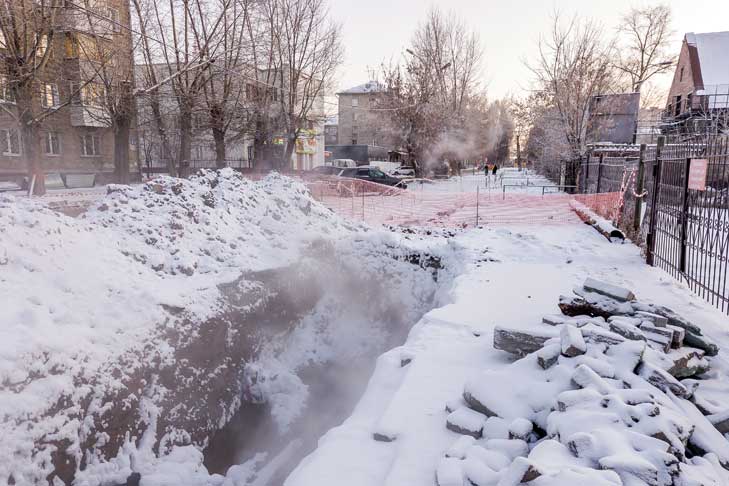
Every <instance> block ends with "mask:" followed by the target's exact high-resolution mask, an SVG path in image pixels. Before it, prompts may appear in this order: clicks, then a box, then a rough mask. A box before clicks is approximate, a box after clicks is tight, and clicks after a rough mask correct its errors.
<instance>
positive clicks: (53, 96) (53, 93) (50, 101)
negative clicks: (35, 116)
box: [41, 83, 61, 108]
mask: <svg viewBox="0 0 729 486" xmlns="http://www.w3.org/2000/svg"><path fill="white" fill-rule="evenodd" d="M41 104H42V105H43V108H55V107H57V106H59V105H60V104H61V97H60V95H59V94H58V85H57V84H54V83H44V84H43V92H42V93H41Z"/></svg>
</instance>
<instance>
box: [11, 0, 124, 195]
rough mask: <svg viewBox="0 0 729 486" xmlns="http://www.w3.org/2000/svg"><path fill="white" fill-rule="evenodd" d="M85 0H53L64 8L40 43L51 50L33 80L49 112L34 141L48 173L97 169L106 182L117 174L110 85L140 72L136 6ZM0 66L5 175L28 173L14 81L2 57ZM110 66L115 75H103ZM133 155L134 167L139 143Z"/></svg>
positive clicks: (38, 107)
mask: <svg viewBox="0 0 729 486" xmlns="http://www.w3.org/2000/svg"><path fill="white" fill-rule="evenodd" d="M23 1H25V0H18V2H19V5H20V2H23ZM82 5H83V2H80V3H78V4H77V3H74V2H64V3H62V4H59V6H57V7H53V8H58V9H60V10H59V11H58V12H57V14H56V17H55V20H54V25H53V27H52V31H51V32H50V33H49V34H44V35H43V36H42V37H41V41H40V42H39V44H38V51H41V52H45V50H46V49H47V50H50V52H49V54H48V61H47V63H46V64H45V66H44V67H43V68H42V70H39V71H38V72H37V76H36V79H35V81H34V86H33V92H34V93H36V96H37V97H36V98H35V99H33V100H32V106H33V107H34V109H33V111H34V112H36V113H38V114H41V115H42V117H43V120H42V123H41V125H40V130H39V131H38V136H37V140H35V141H34V145H35V150H36V151H37V153H38V154H39V158H40V164H41V167H42V170H43V171H44V172H45V173H46V174H51V173H60V174H61V175H62V176H64V177H65V175H66V174H95V175H96V180H97V183H100V182H104V181H107V180H110V179H111V178H112V175H113V172H114V163H113V160H114V133H113V131H112V129H111V128H110V127H111V123H110V118H109V116H108V114H107V110H106V109H105V103H106V100H107V98H106V97H105V95H106V94H107V92H106V86H109V85H111V84H117V83H127V84H131V83H132V80H133V75H132V39H131V34H130V31H129V26H130V11H129V2H128V1H126V0H96V1H95V2H93V3H92V5H93V7H92V8H91V9H89V10H86V9H84V8H83V7H82ZM47 8H48V7H47ZM0 34H1V33H0ZM0 37H5V36H4V35H0ZM6 50H7V45H6V43H5V39H3V38H0V55H5V54H6V53H5V52H4V51H6ZM0 66H2V68H3V69H2V70H1V71H0V104H2V107H0V108H1V109H0V180H14V181H21V180H22V179H23V178H24V176H26V175H27V171H28V160H27V158H26V157H25V154H24V153H23V152H24V150H23V143H22V141H21V133H20V130H19V129H18V113H17V112H18V107H17V103H16V101H17V100H16V99H14V93H13V90H12V89H11V85H12V83H13V82H14V81H13V79H12V77H11V76H10V75H9V74H8V69H7V68H6V66H4V65H3V64H2V61H0ZM103 73H113V76H115V77H116V79H110V78H109V77H107V78H104V79H102V77H103V76H105V74H103ZM132 141H133V137H132ZM130 159H131V160H130V165H131V167H130V169H131V170H132V171H135V170H136V160H137V155H136V147H135V145H134V144H133V143H130Z"/></svg>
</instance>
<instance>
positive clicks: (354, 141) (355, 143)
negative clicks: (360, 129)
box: [352, 137, 357, 145]
mask: <svg viewBox="0 0 729 486" xmlns="http://www.w3.org/2000/svg"><path fill="white" fill-rule="evenodd" d="M352 145H357V139H356V138H355V137H352Z"/></svg>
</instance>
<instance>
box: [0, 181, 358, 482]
mask: <svg viewBox="0 0 729 486" xmlns="http://www.w3.org/2000/svg"><path fill="white" fill-rule="evenodd" d="M111 190H112V191H113V192H112V193H111V194H110V195H109V196H108V197H107V198H105V199H104V200H102V201H101V202H100V203H99V204H98V206H97V207H95V208H93V209H92V210H90V211H89V213H88V214H87V215H86V216H85V217H84V218H81V219H71V218H68V217H65V216H62V215H59V214H57V213H55V212H53V211H51V210H49V209H47V208H46V207H44V206H43V205H41V204H40V203H37V202H34V201H29V200H27V199H24V198H17V199H16V198H14V197H11V196H0V295H2V296H3V297H4V299H3V308H2V312H1V313H0V383H2V387H0V416H2V417H3V420H2V422H1V423H0V433H2V436H3V441H2V443H0V458H2V459H1V460H0V481H5V480H8V481H11V482H12V481H16V482H21V483H22V482H23V481H30V482H33V481H40V482H43V480H44V479H45V478H46V477H47V476H48V475H49V474H50V473H52V472H53V470H54V464H53V461H52V460H51V454H53V453H54V451H57V450H66V451H67V452H68V453H69V454H71V456H72V457H75V460H76V463H78V462H80V461H81V457H82V454H83V447H84V444H85V445H88V443H89V442H88V441H91V443H93V442H94V441H95V440H96V439H93V437H92V436H90V434H91V433H92V432H93V421H89V420H88V417H89V416H91V415H96V416H102V414H103V413H104V412H105V411H107V410H109V409H110V408H112V407H119V408H121V409H123V408H124V403H110V402H107V401H106V400H107V399H108V398H109V397H113V396H115V395H116V394H117V393H120V391H122V390H125V389H126V387H127V386H128V385H129V384H130V377H135V379H137V380H142V381H141V382H140V384H142V385H143V384H144V383H145V381H144V379H143V378H142V373H141V370H143V369H145V367H149V368H150V369H153V368H154V367H160V366H169V365H170V363H174V352H175V349H174V348H173V347H172V346H171V345H170V343H169V342H167V341H166V339H167V336H168V335H169V333H170V329H172V328H173V327H174V326H175V325H176V323H177V322H178V321H179V319H180V316H181V314H180V312H181V311H182V310H184V319H185V320H186V321H187V322H188V323H189V324H188V327H187V329H186V330H187V331H189V332H190V333H191V334H192V335H194V327H195V323H202V322H203V321H204V320H206V319H209V318H211V317H213V316H215V315H216V314H218V313H219V312H220V310H221V302H222V293H221V285H222V284H225V283H228V282H232V281H234V280H235V279H237V278H239V277H240V275H241V274H243V273H245V272H250V271H256V270H261V269H264V268H276V267H279V266H283V265H287V264H290V263H292V262H295V261H296V260H297V259H298V258H299V256H300V254H301V251H302V249H303V248H305V247H307V246H308V245H310V244H311V243H312V242H314V241H318V240H321V239H332V240H336V239H337V238H340V237H342V236H344V235H351V234H355V233H358V232H359V230H358V229H357V228H355V227H352V226H350V225H348V224H347V223H345V222H344V221H343V220H341V219H340V218H338V217H337V216H335V215H334V214H333V213H331V212H330V211H329V210H327V209H326V208H323V207H322V206H320V205H318V204H317V203H316V202H314V201H313V200H312V199H311V198H310V197H309V195H308V193H307V192H306V189H305V187H304V186H302V185H300V184H298V183H295V182H293V181H292V180H290V179H287V178H284V177H281V176H277V175H272V176H270V177H268V178H266V179H264V180H263V181H261V182H257V183H254V182H250V181H248V180H246V179H244V178H243V177H241V176H240V175H238V174H236V173H235V172H233V171H231V170H225V171H221V172H220V173H215V172H207V173H203V174H202V175H200V176H198V177H194V178H192V179H190V180H178V179H171V178H160V179H157V180H155V181H153V182H150V183H148V184H146V185H143V186H138V187H126V186H117V187H112V188H111ZM166 326H168V327H166ZM177 331H179V332H182V331H181V330H180V329H177ZM152 343H154V346H152V347H151V348H148V349H145V346H150V345H152ZM148 384H149V383H147V385H148ZM124 393H125V394H124V395H123V397H124V399H125V400H127V399H128V400H129V402H128V404H127V409H129V408H134V407H135V406H136V405H135V403H137V402H138V400H139V399H140V398H141V397H140V393H144V390H143V389H141V388H140V389H134V390H128V391H126V392H124ZM120 400H121V398H120ZM87 414H89V415H87ZM92 439H93V440H92ZM96 443H97V445H99V444H101V445H103V441H102V442H96ZM9 458H12V460H11V459H9Z"/></svg>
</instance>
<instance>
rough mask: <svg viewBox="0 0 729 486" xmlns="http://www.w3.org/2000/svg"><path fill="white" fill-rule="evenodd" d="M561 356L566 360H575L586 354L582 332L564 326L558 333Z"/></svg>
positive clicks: (572, 327)
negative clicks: (566, 358) (565, 357)
mask: <svg viewBox="0 0 729 486" xmlns="http://www.w3.org/2000/svg"><path fill="white" fill-rule="evenodd" d="M559 336H560V346H561V349H562V354H563V355H564V356H567V357H568V358H575V357H577V356H579V355H581V354H585V352H587V344H586V343H585V338H583V337H582V332H581V331H580V330H579V329H577V328H576V327H574V326H570V325H565V326H562V329H561V330H560V333H559Z"/></svg>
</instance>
